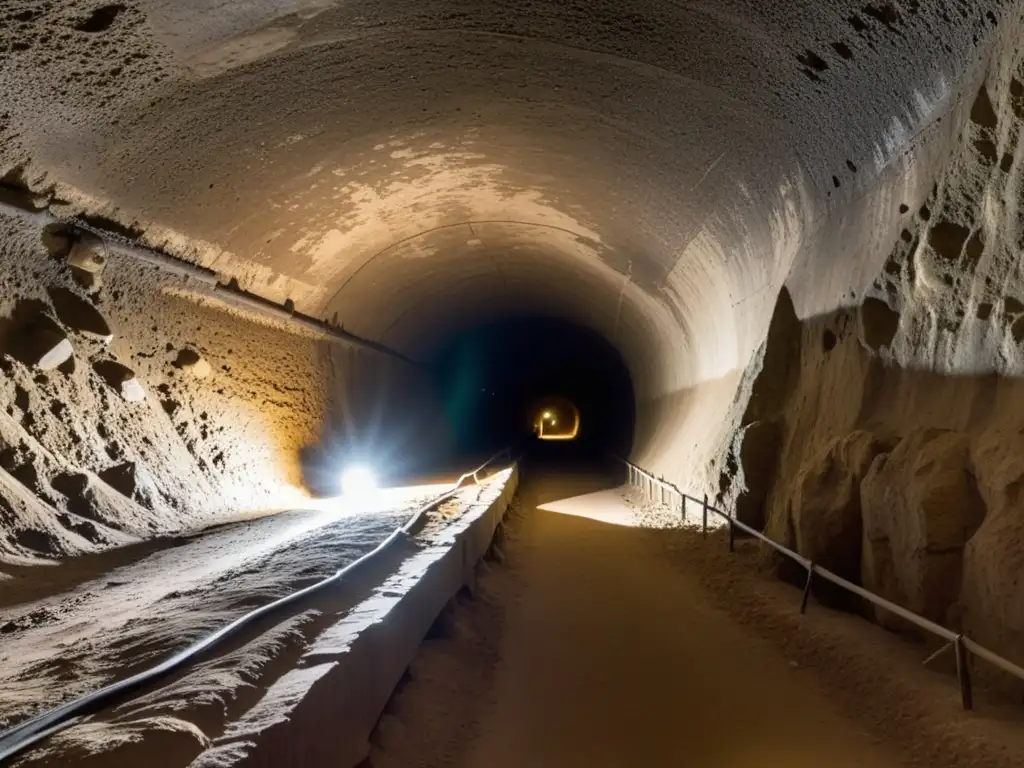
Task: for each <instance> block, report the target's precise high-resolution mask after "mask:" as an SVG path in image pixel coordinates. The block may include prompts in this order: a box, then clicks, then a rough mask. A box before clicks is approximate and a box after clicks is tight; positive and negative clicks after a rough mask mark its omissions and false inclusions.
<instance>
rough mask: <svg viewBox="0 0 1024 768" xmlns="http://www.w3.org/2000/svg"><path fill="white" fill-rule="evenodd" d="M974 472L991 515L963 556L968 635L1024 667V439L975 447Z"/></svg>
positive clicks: (1008, 437) (996, 438)
mask: <svg viewBox="0 0 1024 768" xmlns="http://www.w3.org/2000/svg"><path fill="white" fill-rule="evenodd" d="M972 465H973V468H974V470H975V472H976V474H977V479H978V489H979V492H980V494H981V496H982V498H983V499H984V502H985V505H986V507H987V510H988V511H987V514H986V516H985V520H984V522H983V523H982V524H981V527H980V528H978V531H977V533H975V534H974V536H973V537H972V538H971V540H970V541H969V542H968V543H967V546H966V547H965V548H964V552H963V573H964V576H963V588H962V591H961V598H960V599H961V604H962V611H963V615H962V625H963V631H964V632H965V633H966V634H967V635H968V636H969V637H971V638H972V639H974V640H976V641H977V642H979V643H981V644H982V645H985V646H987V647H989V648H992V649H993V650H996V651H997V652H998V653H1000V654H1001V655H1003V656H1006V657H1007V658H1009V659H1011V660H1013V661H1015V662H1016V663H1018V664H1021V663H1024V493H1022V491H1024V435H1021V434H1019V433H1010V434H996V435H993V436H991V438H989V439H987V440H985V441H982V442H980V443H979V444H978V445H976V446H975V450H974V455H973V462H972Z"/></svg>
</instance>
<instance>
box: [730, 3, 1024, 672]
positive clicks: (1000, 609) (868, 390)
mask: <svg viewBox="0 0 1024 768" xmlns="http://www.w3.org/2000/svg"><path fill="white" fill-rule="evenodd" d="M1020 28H1021V25H1020V23H1019V20H1018V23H1016V24H1011V23H1009V22H1008V23H1007V24H1006V26H1005V28H1004V29H1003V30H1002V31H1001V39H999V40H997V41H996V44H995V46H994V48H993V52H992V57H991V59H990V60H989V61H988V62H987V63H986V64H987V68H986V69H985V70H984V77H983V81H982V82H981V83H980V84H978V85H976V86H975V88H974V89H973V90H972V91H971V92H970V93H968V94H965V96H964V98H963V99H962V100H961V102H960V106H959V107H958V108H957V109H954V110H953V112H952V113H951V114H950V115H949V116H948V117H949V119H950V121H952V123H953V126H954V131H953V133H952V136H953V138H954V140H953V141H952V142H951V144H950V146H949V147H948V151H947V152H946V153H945V156H944V158H943V160H942V163H941V164H940V165H938V166H936V168H935V171H936V174H935V180H934V186H933V187H932V191H931V194H930V195H929V196H928V197H927V199H926V200H925V201H924V203H923V204H920V205H918V204H913V203H911V202H909V201H903V202H899V201H897V202H899V209H898V215H899V216H900V217H901V225H902V226H901V230H900V234H899V239H898V240H897V242H896V243H895V245H894V246H893V248H892V251H891V254H890V255H889V257H888V259H887V260H886V262H885V264H884V266H883V268H882V270H881V272H880V274H879V275H878V276H877V278H876V279H875V280H874V282H873V283H872V284H871V285H870V286H869V287H867V288H866V290H864V291H863V293H861V295H860V298H859V300H858V302H857V303H856V304H855V305H853V306H849V307H847V308H843V309H839V310H836V311H834V312H831V313H827V314H822V315H819V316H811V317H804V318H802V319H801V320H799V321H798V322H795V323H790V324H789V327H790V329H791V330H790V331H789V334H790V335H789V341H790V343H789V344H788V345H786V344H780V343H778V342H777V341H775V342H774V343H773V340H772V338H771V333H770V334H769V340H768V342H767V343H766V345H765V349H764V350H763V355H762V356H763V357H764V358H765V360H766V361H767V362H765V363H763V364H762V365H760V366H759V367H758V369H757V370H756V371H754V372H753V373H754V374H756V378H755V381H754V384H753V391H754V392H757V391H759V390H765V389H768V390H771V389H772V388H773V387H775V386H776V385H777V384H778V383H779V382H781V381H785V382H793V386H792V389H791V391H790V393H789V394H788V396H787V397H786V398H785V400H784V402H782V403H781V404H780V403H779V402H775V403H773V408H772V409H770V412H769V413H768V414H767V418H766V416H765V414H763V413H757V414H752V415H754V416H757V417H758V418H757V419H754V418H747V417H744V419H743V422H742V425H741V429H740V430H739V431H738V432H737V433H736V435H735V438H734V443H733V448H732V451H731V452H730V454H729V456H728V457H727V459H726V464H727V466H726V468H725V471H724V472H723V477H722V481H721V484H720V485H721V489H722V493H721V495H720V498H721V500H722V501H723V502H724V503H735V504H736V506H737V509H738V510H739V511H740V512H741V514H743V515H744V516H745V517H746V518H747V519H749V520H753V521H756V522H759V523H760V522H763V524H764V526H765V530H766V532H767V533H768V534H769V535H771V536H772V537H773V538H776V539H777V540H780V541H784V542H786V543H787V544H789V545H790V546H793V547H795V548H796V549H797V550H798V551H800V552H802V553H803V554H805V555H807V556H809V557H811V558H813V559H814V560H816V561H817V562H821V563H822V564H824V565H826V566H827V567H831V568H835V569H836V570H837V571H839V572H842V573H844V574H845V575H847V576H848V577H850V578H854V579H857V580H859V581H860V582H861V583H863V584H865V585H866V586H868V587H869V588H871V589H873V590H875V591H877V592H879V593H881V594H883V595H885V596H887V597H889V598H891V599H893V600H895V601H897V602H899V603H901V604H903V605H906V606H907V607H909V608H911V609H912V610H915V611H918V612H920V613H923V614H924V615H926V616H928V617H930V618H932V619H935V620H936V621H939V622H942V623H944V624H946V625H947V626H950V627H955V628H962V629H963V630H964V631H965V632H967V633H968V634H969V635H970V636H971V637H973V638H975V639H976V640H978V641H979V642H981V643H983V644H987V645H989V646H990V647H992V648H993V649H994V650H996V651H997V652H999V653H1001V654H1004V655H1006V656H1008V657H1009V658H1011V659H1014V660H1016V661H1017V662H1018V663H1021V662H1024V651H1022V650H1021V649H1022V648H1024V643H1022V642H1021V641H1022V640H1024V611H1022V610H1021V609H1020V605H1022V604H1024V600H1022V598H1024V593H1022V591H1021V587H1020V584H1021V578H1020V577H1021V573H1022V570H1021V565H1022V562H1021V557H1022V556H1021V554H1020V553H1021V551H1022V550H1024V506H1022V504H1024V502H1021V500H1020V499H1019V498H1018V496H1019V487H1020V486H1021V484H1022V482H1024V464H1022V463H1021V459H1020V458H1019V456H1020V449H1021V448H1022V447H1024V446H1022V445H1021V443H1020V440H1021V435H1022V434H1024V379H1022V375H1024V269H1022V262H1021V258H1022V249H1024V219H1021V217H1020V209H1021V201H1022V200H1024V174H1022V171H1021V169H1022V167H1024V150H1022V148H1021V141H1020V138H1021V130H1022V126H1024V56H1022V51H1021V49H1020V47H1019V42H1018V41H1019V39H1020V38H1019V30H1020ZM788 304H789V297H788V295H786V294H785V293H784V294H783V296H782V297H781V298H780V300H779V307H778V309H777V311H776V315H777V316H778V315H780V313H781V314H782V315H786V314H787V313H788V311H789V310H788ZM775 327H776V324H775V323H773V330H774V328H775ZM797 340H799V342H797ZM761 379H764V380H765V381H764V384H762V383H761V381H760V380H761ZM750 404H751V406H753V405H754V400H753V399H751V401H750ZM749 410H750V408H749V407H748V411H749ZM755 410H757V409H755ZM761 410H762V411H763V410H764V409H763V408H762V409H761ZM769 427H770V428H769ZM766 435H768V436H770V437H771V439H770V440H768V439H767V438H766V437H765V436H766ZM877 618H878V619H879V620H881V621H883V623H886V624H890V625H893V626H898V625H897V624H895V623H894V622H892V620H891V617H886V616H884V615H878V616H877Z"/></svg>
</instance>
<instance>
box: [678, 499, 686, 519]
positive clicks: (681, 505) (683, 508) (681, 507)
mask: <svg viewBox="0 0 1024 768" xmlns="http://www.w3.org/2000/svg"><path fill="white" fill-rule="evenodd" d="M679 517H680V523H681V524H682V525H686V494H685V493H681V494H679Z"/></svg>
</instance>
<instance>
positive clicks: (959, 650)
mask: <svg viewBox="0 0 1024 768" xmlns="http://www.w3.org/2000/svg"><path fill="white" fill-rule="evenodd" d="M953 649H954V650H955V651H956V679H957V681H958V682H959V683H960V703H961V704H963V708H964V709H967V710H971V709H974V692H973V691H972V690H971V669H970V667H969V666H968V661H969V657H968V655H967V648H966V647H964V636H963V635H957V636H956V640H954V641H953Z"/></svg>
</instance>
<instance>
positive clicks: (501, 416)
mask: <svg viewBox="0 0 1024 768" xmlns="http://www.w3.org/2000/svg"><path fill="white" fill-rule="evenodd" d="M430 362H431V363H432V364H433V365H435V366H436V367H437V370H438V381H439V387H440V394H441V398H442V403H443V408H444V413H445V418H446V421H447V424H448V427H449V429H450V431H451V435H452V440H453V446H454V451H455V453H456V455H459V456H464V457H478V456H484V455H486V454H487V453H489V452H491V451H494V450H498V449H500V448H501V447H504V446H507V445H513V446H517V447H522V448H526V447H530V446H532V447H533V448H534V449H537V448H538V446H537V445H536V441H535V439H534V438H535V434H534V432H533V424H534V420H535V417H536V413H535V412H536V410H537V408H538V403H542V402H544V401H545V400H551V399H552V398H560V399H563V400H565V401H568V402H569V403H571V404H572V405H573V406H575V408H576V409H577V410H578V413H579V429H578V433H577V434H576V436H575V439H574V440H572V441H571V442H569V441H566V442H565V443H563V444H562V445H557V444H552V445H547V446H545V448H544V449H545V450H548V451H552V452H557V451H559V450H561V451H562V452H563V453H564V452H568V451H572V452H574V453H576V454H580V453H583V454H591V455H603V454H607V453H615V454H618V455H622V456H626V455H628V454H629V451H630V449H631V447H632V443H633V433H634V428H635V418H636V414H635V400H634V392H633V382H632V380H631V378H630V374H629V371H628V369H627V367H626V363H625V362H624V361H623V359H622V356H621V355H620V353H619V351H618V350H617V349H616V348H615V347H614V346H613V345H612V344H610V343H609V342H608V341H607V340H606V339H605V338H603V337H602V336H601V335H600V334H598V333H596V332H594V331H592V330H590V329H588V328H586V327H584V326H581V325H578V324H576V323H572V322H569V321H566V320H561V319H557V318H549V317H521V318H515V319H509V320H502V321H497V322H493V323H488V324H484V325H480V326H477V327H474V328H471V329H468V330H465V331H462V332H460V333H458V334H457V335H455V336H453V337H452V338H450V339H449V340H448V341H447V342H445V343H444V344H442V345H439V346H438V348H437V351H436V353H435V354H434V355H433V356H432V359H431V361H430Z"/></svg>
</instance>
